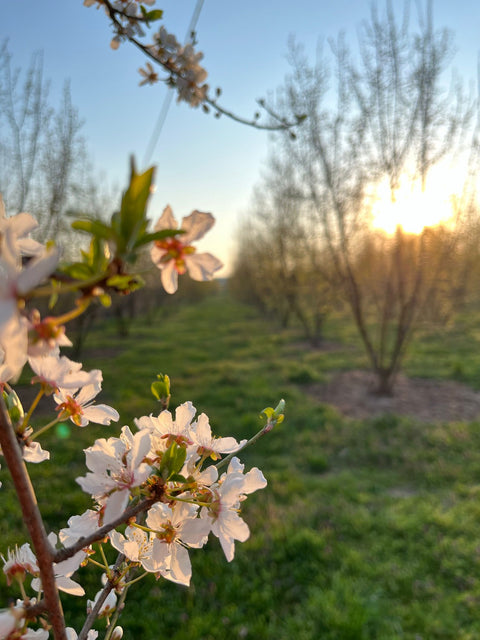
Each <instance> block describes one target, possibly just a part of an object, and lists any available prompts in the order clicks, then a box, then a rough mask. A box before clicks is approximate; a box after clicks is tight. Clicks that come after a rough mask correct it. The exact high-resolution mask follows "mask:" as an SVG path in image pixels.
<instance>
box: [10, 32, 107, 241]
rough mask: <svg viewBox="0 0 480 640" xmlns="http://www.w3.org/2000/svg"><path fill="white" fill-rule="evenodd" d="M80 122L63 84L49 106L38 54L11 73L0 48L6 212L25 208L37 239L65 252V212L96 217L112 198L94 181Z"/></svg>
mask: <svg viewBox="0 0 480 640" xmlns="http://www.w3.org/2000/svg"><path fill="white" fill-rule="evenodd" d="M82 126H83V121H82V120H81V118H80V116H79V113H78V110H77V109H76V107H75V106H74V105H73V103H72V98H71V92H70V83H69V82H68V81H66V82H65V84H64V87H63V92H62V97H61V100H60V104H59V105H58V107H54V106H52V104H51V101H50V98H49V83H48V82H47V81H46V80H45V78H44V69H43V55H42V53H41V52H38V53H35V54H33V56H32V59H31V62H30V65H29V67H28V68H27V69H26V71H25V72H23V73H22V70H21V69H14V68H13V66H12V58H11V55H10V53H9V51H8V43H7V41H4V42H3V44H2V45H1V46H0V192H1V193H2V194H3V198H4V200H5V203H6V207H7V210H8V211H10V212H11V213H18V212H20V211H22V210H27V209H28V210H29V211H30V212H31V213H33V214H34V215H35V216H36V218H37V220H38V221H39V224H40V228H39V230H38V235H39V237H40V239H42V240H43V239H46V238H49V237H55V238H56V241H57V242H58V243H59V244H62V245H64V249H66V250H68V248H69V244H70V242H69V239H70V221H69V218H68V216H67V213H68V212H73V211H75V212H77V213H78V212H80V213H82V214H85V213H89V214H91V215H97V216H98V215H101V212H102V210H107V211H108V210H109V209H110V208H111V206H112V202H113V200H112V195H111V194H108V193H107V191H106V189H105V186H104V185H105V181H103V183H102V184H100V183H99V180H98V177H94V175H95V174H94V171H93V169H92V167H91V164H90V162H89V159H88V153H87V149H86V144H85V140H84V139H83V137H82V135H81V128H82Z"/></svg>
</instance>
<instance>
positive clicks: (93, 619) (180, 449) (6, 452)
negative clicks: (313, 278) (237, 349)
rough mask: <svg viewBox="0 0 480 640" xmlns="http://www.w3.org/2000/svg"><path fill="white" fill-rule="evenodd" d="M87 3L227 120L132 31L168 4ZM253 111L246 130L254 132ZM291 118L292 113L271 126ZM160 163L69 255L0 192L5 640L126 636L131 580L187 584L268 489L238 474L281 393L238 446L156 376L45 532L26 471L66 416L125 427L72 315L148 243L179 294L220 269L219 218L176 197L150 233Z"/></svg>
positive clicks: (184, 95)
mask: <svg viewBox="0 0 480 640" xmlns="http://www.w3.org/2000/svg"><path fill="white" fill-rule="evenodd" d="M85 4H86V5H87V6H90V5H93V4H98V5H101V6H103V7H104V8H105V10H106V11H107V14H108V16H109V18H110V20H111V22H112V24H113V26H114V30H115V34H114V38H113V41H112V46H113V47H114V48H115V47H117V46H118V45H119V43H120V42H121V41H122V40H129V41H131V42H133V43H134V44H136V45H137V46H139V47H140V48H141V49H142V50H143V51H144V52H145V54H146V55H147V56H148V57H149V61H148V62H147V63H146V67H145V69H143V70H142V77H143V81H145V82H154V81H156V80H157V74H156V72H155V71H154V69H153V67H152V61H153V62H155V63H157V64H159V65H160V67H161V68H162V69H163V70H164V71H166V73H167V78H166V80H167V82H168V83H169V84H170V85H171V86H172V87H174V88H175V89H176V91H177V92H178V98H179V100H186V101H187V102H188V103H189V104H191V105H192V106H198V105H203V106H205V107H207V108H208V106H209V105H210V106H213V107H214V108H215V110H216V111H217V112H218V113H224V114H226V115H229V113H228V112H227V111H226V110H224V109H222V108H221V107H220V106H219V105H217V103H216V101H214V100H211V99H210V98H209V97H208V87H207V85H206V84H205V83H204V80H205V76H206V72H205V71H204V70H203V69H202V68H201V67H200V64H199V61H200V60H201V54H200V53H197V52H196V51H195V50H194V47H193V46H192V45H187V46H185V47H181V46H180V45H179V44H178V42H177V40H176V39H175V37H174V36H173V35H171V34H169V33H168V32H167V31H166V30H165V28H163V27H162V28H161V29H160V30H159V31H158V33H157V34H156V35H155V36H154V40H153V43H152V44H149V45H147V44H141V43H140V42H139V40H137V38H138V37H140V36H143V34H144V29H148V28H149V27H150V25H151V23H153V22H156V21H157V20H159V19H160V18H161V16H162V12H161V11H160V10H158V9H151V8H147V7H146V6H145V5H147V6H151V5H153V4H154V2H153V0H152V1H151V2H145V3H144V4H141V3H139V2H136V1H130V0H118V1H117V2H115V3H110V2H108V1H107V0H105V1H104V0H102V1H97V2H94V1H93V0H86V1H85ZM231 117H234V118H235V119H239V118H236V116H234V115H233V114H232V115H231ZM239 120H240V121H242V119H239ZM256 120H257V119H254V120H253V121H252V122H251V123H250V124H253V125H254V126H260V125H257V123H256ZM295 121H297V120H295ZM262 126H263V125H262ZM289 126H290V124H289V123H288V122H287V121H286V120H283V119H280V120H279V121H278V122H277V123H276V124H275V125H273V124H272V125H265V127H266V128H272V127H277V128H288V127H289ZM153 173H154V170H153V168H151V169H148V170H147V171H145V172H144V173H138V172H137V171H136V168H135V165H134V163H133V160H132V165H131V175H130V182H129V185H128V188H127V189H126V191H125V192H124V194H123V196H122V200H121V203H120V207H119V208H118V210H117V211H115V213H113V215H112V216H111V218H110V220H108V221H106V220H105V219H103V218H88V219H80V220H77V221H75V222H74V223H73V224H72V227H73V229H74V230H75V231H77V232H80V233H83V234H86V235H87V236H88V237H89V241H90V243H89V246H88V249H86V250H83V251H82V252H81V256H80V257H79V259H78V260H77V261H74V262H63V261H62V258H61V252H60V250H59V249H58V248H57V247H56V246H55V243H54V242H47V243H46V244H42V243H40V242H37V241H35V240H32V239H31V238H30V232H32V231H35V229H36V227H37V221H36V219H35V218H34V217H33V216H31V215H29V214H26V213H23V212H20V213H18V214H16V215H14V216H11V217H7V215H6V212H5V208H4V206H3V200H2V199H1V198H0V274H1V275H0V278H1V280H0V392H1V393H0V451H1V456H2V464H4V465H5V466H6V467H7V469H8V471H9V474H10V478H11V482H12V485H13V487H14V488H15V491H16V494H17V497H18V505H19V508H20V510H21V512H22V516H23V520H24V523H25V526H26V528H27V531H28V534H29V536H30V541H29V542H24V541H19V543H18V544H17V545H16V546H15V548H10V549H6V550H4V553H3V554H2V558H3V572H4V574H5V576H6V579H7V582H8V584H9V585H10V586H11V588H12V589H16V593H15V596H16V597H17V600H16V601H15V602H14V601H13V600H12V604H10V605H8V603H5V608H4V609H2V610H0V640H2V639H8V640H14V639H15V640H17V639H19V638H25V639H29V638H37V639H40V640H45V639H46V638H48V637H50V636H51V635H53V637H54V638H55V640H76V639H78V640H94V639H95V638H97V637H98V630H96V629H94V628H93V625H94V624H97V621H98V620H99V619H101V618H106V620H107V627H106V631H105V635H104V637H105V638H106V639H107V640H119V639H120V638H121V637H122V634H123V630H122V629H121V627H119V626H118V625H117V619H118V616H119V614H120V611H121V610H122V609H123V607H124V606H125V600H126V596H127V592H128V590H129V589H130V588H131V587H132V585H133V584H134V583H136V582H138V581H139V580H140V579H143V578H145V579H148V578H151V579H152V578H155V579H160V578H163V579H166V580H169V581H172V582H175V583H178V584H181V585H188V584H189V583H190V579H191V574H192V568H191V563H190V551H191V550H196V549H201V548H202V547H204V546H205V544H206V543H207V541H208V539H209V537H210V535H213V536H215V537H217V538H218V539H219V541H220V544H221V547H222V549H223V551H224V553H225V557H226V559H227V561H228V562H230V561H231V560H233V558H234V554H235V542H243V541H245V540H246V539H247V538H248V537H249V535H250V531H249V527H248V525H247V524H246V522H245V521H244V520H243V518H242V516H241V507H242V505H243V503H244V501H245V499H246V498H247V497H248V495H250V494H251V493H253V492H254V491H256V490H258V489H261V488H264V487H265V486H266V480H265V477H264V476H263V473H262V472H261V471H260V470H259V469H257V468H253V469H250V470H249V471H245V468H244V465H243V464H242V463H241V462H240V460H239V458H238V457H237V456H238V454H239V453H240V451H241V450H243V449H244V448H245V447H246V446H247V445H249V444H252V443H254V442H255V441H256V440H257V439H258V438H259V437H261V436H262V435H263V434H265V433H267V432H269V431H270V430H271V429H272V428H273V427H274V426H275V425H276V424H279V423H280V422H282V421H283V417H284V416H283V410H284V402H283V401H280V403H279V404H278V405H277V407H276V408H272V407H267V408H266V409H264V410H263V412H262V416H263V417H264V426H263V427H262V428H261V429H260V431H259V432H258V433H257V434H256V435H254V436H253V437H252V438H251V439H250V440H249V441H241V442H238V441H237V440H236V439H235V438H234V437H233V436H231V437H216V436H215V435H214V434H213V433H212V430H211V426H210V421H209V418H208V417H207V416H206V415H205V414H204V413H200V414H199V415H197V410H196V408H195V407H194V406H193V404H192V403H191V402H185V403H183V404H182V405H180V406H179V407H177V408H176V409H175V413H174V414H172V413H171V412H170V410H169V402H170V379H169V377H168V376H167V375H164V374H157V378H156V380H155V381H154V382H153V383H152V385H151V392H152V393H153V395H154V397H155V398H156V400H157V401H159V402H160V405H161V411H160V412H159V413H158V414H156V415H155V414H150V415H144V416H140V417H138V418H136V419H135V420H134V424H133V425H132V424H130V425H122V427H121V429H120V432H119V435H118V436H114V437H109V438H99V439H97V440H96V441H95V442H94V443H93V444H92V445H91V446H90V447H88V448H87V449H85V458H86V467H87V471H86V473H85V475H83V476H81V477H78V478H77V479H76V480H77V483H78V484H79V486H80V488H81V489H82V490H83V491H84V492H86V493H87V494H88V495H89V496H91V499H92V503H91V506H90V508H89V509H87V510H86V511H84V512H83V513H81V514H71V515H69V517H68V523H67V524H68V526H66V527H64V528H63V529H61V530H60V531H58V532H55V531H47V530H46V526H45V523H44V521H43V519H42V514H41V512H40V510H39V506H38V502H37V499H36V495H35V488H34V486H33V485H32V481H31V479H30V475H29V471H28V465H30V464H32V463H33V464H41V463H42V462H43V461H45V460H47V459H49V458H50V457H51V453H50V452H49V451H48V450H46V449H45V448H44V447H43V446H42V440H43V436H44V434H45V433H46V432H48V431H49V430H50V429H51V428H52V427H53V426H54V425H56V424H58V423H59V422H60V421H63V420H70V421H71V422H72V423H73V424H74V425H75V428H82V429H83V428H87V429H88V426H89V424H90V423H94V424H99V425H108V424H110V423H112V422H113V423H116V422H119V421H121V416H120V415H119V413H118V411H117V410H116V409H115V408H113V407H110V406H108V405H105V404H102V403H101V402H97V396H98V394H99V393H100V392H101V388H102V381H103V380H102V373H101V371H100V370H98V369H93V370H91V371H86V370H85V369H84V368H83V366H82V364H81V363H80V362H76V361H73V360H70V359H69V358H68V357H66V356H65V355H62V353H61V349H62V347H64V346H68V345H70V344H71V342H70V340H69V338H68V335H67V333H68V332H67V329H66V327H67V326H68V323H69V322H70V321H72V320H73V319H74V318H77V317H79V316H81V315H82V314H83V313H84V312H85V311H86V310H87V309H88V308H89V307H90V306H91V305H93V304H102V305H104V306H109V305H110V304H111V299H112V297H113V296H115V295H118V294H120V295H127V294H129V293H130V292H132V291H134V290H135V289H138V288H139V287H141V286H142V284H143V281H142V278H141V276H140V274H139V273H138V272H137V271H136V269H135V264H136V261H137V259H138V258H139V256H140V254H142V253H143V254H144V253H145V252H144V250H145V249H146V248H148V247H149V248H150V256H151V258H152V261H153V264H154V266H155V267H157V268H158V269H159V271H160V273H159V282H161V283H162V284H163V286H164V288H165V289H166V290H167V291H168V293H170V294H173V293H175V291H176V290H177V285H178V276H179V275H182V274H184V273H185V272H186V271H188V272H189V273H190V275H191V276H192V277H193V278H194V279H196V280H200V281H206V280H210V279H212V278H213V276H214V274H215V272H216V271H217V269H219V268H220V266H221V263H220V262H219V261H218V260H217V259H216V258H215V257H214V256H212V255H210V254H197V253H196V250H195V242H196V241H197V240H198V239H199V238H201V237H202V236H203V234H205V233H206V232H207V231H208V230H209V229H210V228H211V226H212V225H213V223H214V218H213V216H212V215H211V214H210V213H205V212H200V211H194V212H193V213H192V214H190V215H189V216H187V217H185V218H184V219H183V222H182V225H181V227H180V228H178V225H177V223H176V221H175V219H174V217H173V213H172V211H171V209H170V208H169V207H167V208H166V209H165V211H164V212H163V214H162V216H161V217H160V219H159V221H158V222H157V224H156V225H155V227H154V229H153V230H149V228H148V227H149V220H148V218H147V213H146V212H147V204H148V199H149V196H150V194H151V192H152V182H153ZM67 293H68V294H69V296H70V298H71V296H72V294H74V296H75V301H74V304H72V308H71V309H70V310H68V311H66V312H64V313H61V314H60V313H57V312H56V303H57V300H58V299H59V298H61V297H62V296H63V295H64V294H67ZM39 296H42V297H48V298H49V301H50V304H49V315H46V316H42V314H41V313H40V311H39V310H38V309H36V308H35V301H36V299H37V298H38V297H39ZM27 361H28V363H29V365H30V368H31V370H32V373H33V375H32V378H31V382H32V384H33V385H36V389H37V395H36V397H35V399H34V400H33V402H32V404H31V405H30V406H29V407H24V406H23V405H22V402H21V401H20V399H19V397H18V395H17V393H16V392H15V383H16V381H17V380H18V377H19V375H20V374H21V372H22V369H23V367H24V365H25V364H26V363H27ZM42 398H46V399H47V401H49V402H50V405H51V408H52V411H53V412H54V414H53V415H54V417H52V419H51V420H50V421H48V422H46V423H45V424H42V425H40V426H38V425H37V421H36V420H34V416H35V411H36V408H37V406H38V403H39V402H40V400H41V399H42ZM120 424H121V422H120ZM43 444H44V443H43ZM53 463H55V459H54V458H53ZM125 525H127V526H126V527H125ZM94 543H96V544H95V550H94V547H93V545H94ZM108 547H110V553H111V550H112V548H113V550H115V551H117V552H118V553H117V557H116V560H115V561H114V563H113V565H112V564H109V563H108V562H107V560H106V558H107V555H109V553H107V552H106V548H108ZM86 564H92V565H93V566H95V567H97V568H98V569H99V571H100V574H101V575H100V585H99V587H100V588H99V590H98V592H97V594H96V595H95V596H94V598H93V600H87V601H86V618H85V622H84V624H83V627H82V629H81V630H79V632H77V631H76V630H75V629H73V628H72V627H69V626H67V624H66V621H65V619H64V615H63V607H62V603H61V599H60V595H59V592H62V593H64V594H66V595H67V596H76V597H83V596H84V595H85V590H84V588H83V587H82V585H81V584H80V582H79V578H78V576H77V575H76V572H77V570H78V568H79V567H80V566H84V565H86ZM62 597H64V596H62Z"/></svg>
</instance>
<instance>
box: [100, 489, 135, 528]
mask: <svg viewBox="0 0 480 640" xmlns="http://www.w3.org/2000/svg"><path fill="white" fill-rule="evenodd" d="M129 495H130V492H129V491H128V489H123V490H122V491H115V492H114V493H112V495H111V496H109V497H108V498H107V502H106V506H105V514H104V516H103V521H104V523H105V524H109V523H110V522H112V521H113V520H115V518H118V516H121V515H122V513H123V512H124V511H125V507H126V506H127V504H128V497H129Z"/></svg>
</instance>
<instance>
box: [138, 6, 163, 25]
mask: <svg viewBox="0 0 480 640" xmlns="http://www.w3.org/2000/svg"><path fill="white" fill-rule="evenodd" d="M140 9H141V11H142V15H143V17H144V18H145V20H146V21H147V22H155V21H156V20H161V19H162V18H163V11H162V10H161V9H152V10H151V11H147V10H146V9H145V7H144V6H143V5H140Z"/></svg>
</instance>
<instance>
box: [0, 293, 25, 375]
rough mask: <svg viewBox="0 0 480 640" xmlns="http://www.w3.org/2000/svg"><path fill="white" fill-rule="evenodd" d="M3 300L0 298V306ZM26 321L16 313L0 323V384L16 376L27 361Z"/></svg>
mask: <svg viewBox="0 0 480 640" xmlns="http://www.w3.org/2000/svg"><path fill="white" fill-rule="evenodd" d="M2 304H3V302H2V301H1V300H0V308H1V307H2ZM27 346H28V339H27V321H26V319H25V318H21V317H20V316H18V315H12V316H11V317H10V319H9V320H7V321H6V322H4V323H3V324H0V384H1V383H2V382H9V381H10V380H12V379H15V378H17V377H18V376H19V375H20V373H21V371H22V368H23V365H24V364H25V362H26V361H27Z"/></svg>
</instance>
